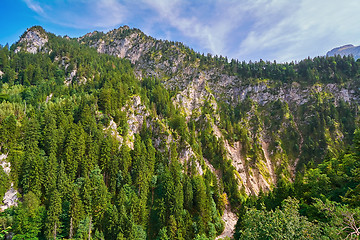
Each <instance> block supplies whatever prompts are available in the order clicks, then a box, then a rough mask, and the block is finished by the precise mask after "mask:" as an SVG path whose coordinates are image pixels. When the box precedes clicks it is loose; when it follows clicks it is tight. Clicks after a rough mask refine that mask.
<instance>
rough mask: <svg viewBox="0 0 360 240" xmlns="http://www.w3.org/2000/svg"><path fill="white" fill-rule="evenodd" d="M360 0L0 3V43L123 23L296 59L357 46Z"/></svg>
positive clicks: (223, 51) (220, 47)
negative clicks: (28, 33) (38, 31)
mask: <svg viewBox="0 0 360 240" xmlns="http://www.w3.org/2000/svg"><path fill="white" fill-rule="evenodd" d="M359 11H360V1H359V0H2V1H1V11H0V21H1V23H2V24H1V25H2V26H1V30H0V44H1V45H5V44H6V43H9V45H11V44H13V43H15V42H16V41H18V40H19V37H20V36H21V35H22V33H23V32H24V31H25V30H26V29H27V28H30V27H31V26H34V25H40V26H42V27H43V28H44V29H45V30H46V31H48V32H52V33H54V34H56V35H61V36H64V35H68V36H70V37H79V36H82V35H84V34H86V33H88V32H92V31H94V30H98V31H104V32H107V31H109V30H112V29H114V28H118V27H120V26H123V25H128V26H129V27H131V28H138V29H140V30H142V31H143V32H144V33H145V34H147V35H150V36H152V37H154V38H157V39H167V40H171V41H180V42H183V43H184V44H185V45H186V46H189V47H191V48H193V49H194V50H195V51H197V52H200V53H205V54H207V53H211V54H212V55H219V56H220V55H222V56H227V57H228V58H229V59H232V58H233V59H238V60H239V61H243V60H245V61H250V60H251V61H259V60H260V59H263V60H268V61H273V60H276V61H277V62H290V61H298V60H301V59H304V58H307V57H309V56H310V57H315V56H321V55H325V54H326V52H327V51H329V50H331V49H332V48H335V47H339V46H342V45H345V44H354V45H360V27H359V23H360V14H359Z"/></svg>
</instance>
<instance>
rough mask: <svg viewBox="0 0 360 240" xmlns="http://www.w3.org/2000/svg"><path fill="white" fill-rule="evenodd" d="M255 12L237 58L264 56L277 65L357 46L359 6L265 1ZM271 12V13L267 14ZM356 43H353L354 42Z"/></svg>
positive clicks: (323, 0)
mask: <svg viewBox="0 0 360 240" xmlns="http://www.w3.org/2000/svg"><path fill="white" fill-rule="evenodd" d="M265 2H266V3H258V4H259V6H255V8H254V15H253V17H254V20H255V22H256V24H255V26H254V27H253V28H252V29H251V30H250V31H249V33H248V35H247V37H246V38H245V39H244V40H242V41H241V43H240V50H239V52H238V55H244V56H246V57H247V58H251V57H254V56H259V55H260V54H263V55H265V56H266V57H267V59H276V60H279V61H290V60H299V59H302V58H305V57H307V56H317V55H324V54H325V53H326V51H328V50H330V49H331V48H333V47H336V46H338V45H341V44H345V43H348V42H353V43H355V44H356V42H358V41H359V40H358V38H359V36H360V29H359V28H357V27H356V26H355V25H356V24H354V23H356V22H359V21H360V16H359V14H358V10H359V9H360V2H359V1H356V0H349V1H346V2H343V1H336V0H335V1H326V0H319V1H312V0H302V1H299V2H294V1H292V2H291V5H289V4H284V2H283V1H265ZM269 9H273V12H272V11H270V12H269V11H268V10H269ZM354 41H355V42H354Z"/></svg>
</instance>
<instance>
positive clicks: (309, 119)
mask: <svg viewBox="0 0 360 240" xmlns="http://www.w3.org/2000/svg"><path fill="white" fill-rule="evenodd" d="M359 74H360V63H358V62H355V60H354V59H353V58H352V57H339V56H335V57H317V58H314V59H310V58H309V59H305V60H302V61H300V62H299V63H293V62H291V63H284V64H278V63H276V62H264V61H262V60H261V61H259V62H254V63H252V62H250V63H245V62H239V61H237V60H231V61H229V60H228V59H227V58H226V57H221V56H220V57H219V56H211V55H210V54H208V55H207V56H204V55H201V54H199V53H196V52H195V51H193V50H192V49H190V48H189V47H186V46H184V45H183V44H182V43H178V42H169V41H163V40H157V39H154V38H152V37H150V36H147V35H145V34H144V33H142V32H141V31H140V30H138V29H130V28H129V27H127V26H124V27H120V28H118V29H115V30H113V31H110V32H108V33H102V32H96V31H95V32H92V33H88V34H86V35H85V36H83V37H80V38H74V39H71V38H69V37H59V36H55V35H54V34H52V33H48V32H46V31H45V30H44V29H42V28H41V27H39V26H36V27H32V28H30V29H28V30H27V31H26V32H25V33H24V34H23V35H22V36H21V38H20V39H19V41H18V42H17V43H16V44H14V45H13V46H11V48H10V49H7V47H1V49H0V78H1V92H0V99H1V103H0V105H1V106H0V123H1V126H0V131H1V134H0V136H1V139H0V144H1V145H0V146H1V148H0V150H1V154H2V155H1V165H2V166H3V167H4V169H5V170H6V171H0V175H1V176H2V178H1V182H0V184H1V185H0V196H1V198H2V197H3V196H5V198H6V199H7V201H6V204H7V205H6V204H5V205H4V206H2V209H4V210H5V209H6V210H5V212H4V213H2V214H1V215H0V219H1V221H2V222H4V224H3V226H4V227H3V229H2V232H1V234H2V233H4V234H5V232H13V233H14V234H15V238H14V239H23V238H25V239H26V238H35V237H37V238H39V239H55V238H60V237H61V238H66V239H72V238H74V239H90V238H92V239H104V238H105V239H207V238H209V239H214V238H220V237H221V238H223V237H231V236H233V234H234V233H235V223H236V221H237V219H238V217H240V220H239V224H240V222H241V221H242V220H243V219H244V218H243V217H244V216H246V215H242V213H243V211H245V210H244V206H245V205H249V206H250V207H252V206H253V205H252V202H251V201H253V200H252V199H253V198H257V199H259V201H261V199H265V200H266V201H269V200H267V198H271V196H275V199H276V201H280V200H281V201H282V200H284V199H285V198H286V197H287V195H286V194H285V192H284V195H281V196H278V195H276V194H279V193H278V192H277V191H278V189H282V188H284V186H286V189H288V188H291V186H293V184H297V183H298V179H299V178H301V177H303V176H304V174H306V172H305V173H304V171H305V170H306V169H307V168H316V166H317V165H318V164H320V165H321V164H325V163H327V161H329V159H338V158H339V159H341V158H342V157H343V155H344V149H347V148H349V146H351V144H352V143H353V138H354V131H355V129H356V128H357V123H358V116H357V112H358V103H359V96H360V93H359V89H360V86H359ZM305 166H307V167H305ZM351 166H352V165H351ZM0 170H1V168H0ZM324 174H325V173H324ZM351 174H353V175H354V176H353V177H354V179H355V180H354V182H355V183H356V182H357V180H356V174H354V173H351ZM305 176H306V175H305ZM351 176H352V175H351ZM300 182H301V181H300ZM355 183H354V184H355ZM349 187H351V188H353V185H351V186H349ZM16 191H17V192H18V195H17V196H18V197H17V198H18V199H20V204H19V206H17V207H16V206H15V207H11V206H13V205H14V204H16V203H15V202H14V196H15V195H16V194H15V195H14V192H16ZM264 193H267V194H270V197H269V196H268V195H266V194H265V195H264ZM271 194H273V195H271ZM329 194H330V193H329ZM344 194H345V193H343V195H344ZM285 195H286V196H285ZM288 195H289V196H292V197H294V196H295V195H294V194H290V193H289V194H288ZM296 196H301V193H300V192H299V193H298V195H296ZM314 196H315V195H314ZM344 196H345V195H344ZM265 200H264V201H265ZM289 201H290V200H289ZM4 203H5V201H4ZM289 204H293V205H296V203H294V202H291V201H290V202H289ZM308 204H309V205H310V204H311V203H310V202H308ZM279 205H280V204H279V203H278V204H273V205H271V206H272V207H277V206H279ZM284 206H285V205H284ZM286 206H288V205H286ZM267 207H268V208H270V207H269V206H267ZM284 208H285V207H284ZM10 219H11V220H10ZM240 225H241V224H240ZM5 226H6V227H5ZM242 226H244V225H242ZM242 230H244V229H242ZM236 231H237V232H238V229H237V230H236ZM0 236H1V235H0Z"/></svg>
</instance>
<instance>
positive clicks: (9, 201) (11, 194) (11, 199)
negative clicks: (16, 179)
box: [0, 154, 18, 211]
mask: <svg viewBox="0 0 360 240" xmlns="http://www.w3.org/2000/svg"><path fill="white" fill-rule="evenodd" d="M6 158H7V155H6V154H1V155H0V166H1V167H2V168H3V169H4V172H5V173H6V174H8V175H9V174H10V171H11V164H10V163H9V162H7V161H6ZM17 193H18V192H17V191H16V190H15V189H14V183H11V186H10V189H9V190H8V191H6V193H5V196H4V198H3V201H2V202H3V204H2V205H0V210H1V211H4V210H5V209H8V208H10V207H12V206H17V201H18V197H17Z"/></svg>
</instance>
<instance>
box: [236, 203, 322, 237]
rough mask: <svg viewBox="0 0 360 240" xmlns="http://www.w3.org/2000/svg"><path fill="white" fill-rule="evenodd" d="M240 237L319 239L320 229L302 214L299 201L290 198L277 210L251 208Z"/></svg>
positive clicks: (243, 223) (245, 217) (244, 219)
mask: <svg viewBox="0 0 360 240" xmlns="http://www.w3.org/2000/svg"><path fill="white" fill-rule="evenodd" d="M241 229H242V230H240V238H239V239H319V237H320V229H319V228H318V227H317V226H316V225H315V224H313V223H311V222H309V221H308V220H307V218H306V217H303V216H300V213H299V201H297V200H296V199H292V198H288V199H286V200H284V202H283V204H282V209H280V208H277V209H275V211H273V210H270V211H268V210H266V209H265V207H263V208H262V209H261V210H257V209H249V210H248V211H247V212H246V214H245V216H244V217H243V221H242V226H241Z"/></svg>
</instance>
